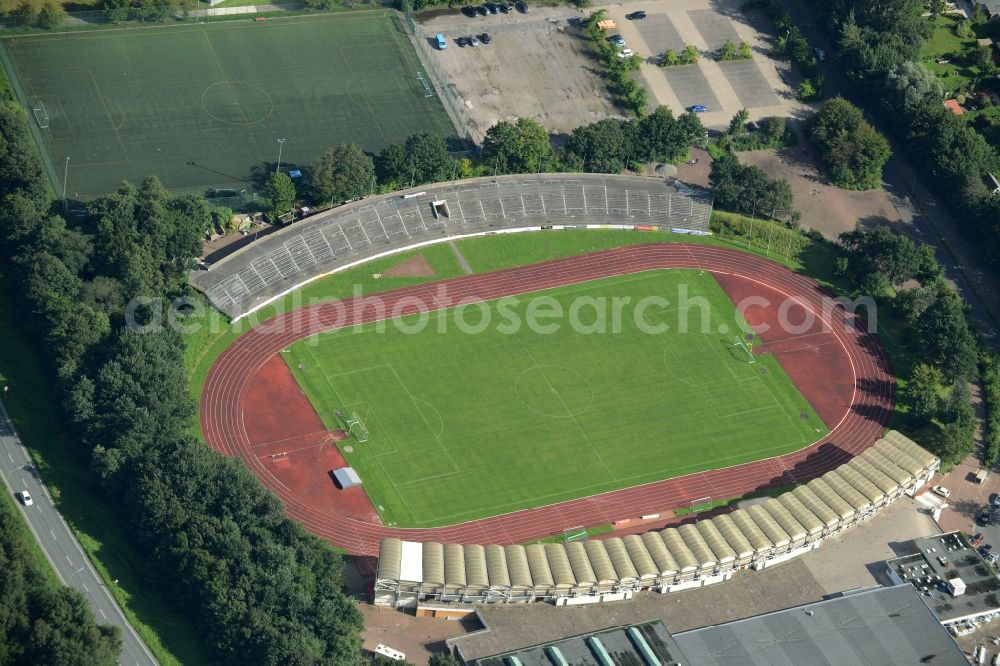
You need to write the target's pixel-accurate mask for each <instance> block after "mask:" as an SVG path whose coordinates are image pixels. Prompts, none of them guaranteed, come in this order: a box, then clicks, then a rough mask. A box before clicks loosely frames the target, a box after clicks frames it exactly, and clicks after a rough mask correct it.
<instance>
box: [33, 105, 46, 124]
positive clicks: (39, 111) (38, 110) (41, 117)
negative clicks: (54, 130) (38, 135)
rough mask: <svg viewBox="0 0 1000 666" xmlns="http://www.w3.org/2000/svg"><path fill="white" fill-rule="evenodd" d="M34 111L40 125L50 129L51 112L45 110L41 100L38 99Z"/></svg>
mask: <svg viewBox="0 0 1000 666" xmlns="http://www.w3.org/2000/svg"><path fill="white" fill-rule="evenodd" d="M32 111H33V112H34V114H35V120H36V121H37V122H38V126H39V127H41V128H42V129H48V128H49V113H48V111H46V110H45V105H44V104H42V101H41V100H38V102H37V103H36V104H35V107H34V108H33V109H32Z"/></svg>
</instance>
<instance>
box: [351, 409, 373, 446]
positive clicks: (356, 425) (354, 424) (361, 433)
mask: <svg viewBox="0 0 1000 666" xmlns="http://www.w3.org/2000/svg"><path fill="white" fill-rule="evenodd" d="M347 431H348V432H349V433H351V436H353V437H354V439H355V440H356V441H357V442H358V443H360V444H363V443H365V442H367V441H368V427H367V426H366V425H365V423H364V421H362V420H361V417H360V416H358V413H357V412H351V415H350V416H349V417H348V418H347Z"/></svg>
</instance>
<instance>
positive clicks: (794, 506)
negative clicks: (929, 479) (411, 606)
mask: <svg viewBox="0 0 1000 666" xmlns="http://www.w3.org/2000/svg"><path fill="white" fill-rule="evenodd" d="M896 439H897V441H901V440H899V438H896ZM884 441H885V440H880V442H879V444H877V445H876V447H878V449H879V451H878V456H873V459H874V460H876V461H878V463H879V464H880V465H881V466H883V467H888V466H894V469H895V470H898V472H902V471H903V470H906V472H905V473H906V474H908V475H909V476H908V477H907V478H904V479H898V477H899V476H900V474H899V473H898V472H894V475H895V477H894V478H891V477H889V476H888V475H884V474H882V473H881V472H879V473H877V474H876V473H875V472H874V471H873V470H872V469H869V467H872V468H874V463H869V462H868V461H867V460H865V464H864V465H856V464H852V463H847V464H845V465H842V466H841V467H839V468H838V469H837V470H836V471H835V472H830V473H828V474H826V475H825V476H824V477H823V479H822V480H821V479H815V480H813V481H811V482H809V483H808V484H807V485H806V486H801V487H798V488H796V489H795V490H793V491H790V492H787V493H784V494H782V495H780V496H779V497H778V498H776V499H769V500H767V501H766V502H764V503H762V504H757V505H755V506H752V507H750V508H749V509H746V510H743V509H739V510H736V511H733V512H732V513H730V514H724V515H720V516H716V517H714V518H710V519H705V520H701V521H698V522H696V523H694V524H688V525H682V526H681V527H679V528H673V527H669V528H667V529H664V530H661V531H659V532H657V531H651V532H646V533H645V534H642V535H637V534H630V535H628V536H625V537H622V538H618V537H611V538H609V539H607V540H604V541H589V542H570V543H550V544H532V545H529V546H517V545H511V546H496V545H489V546H485V547H483V546H478V545H469V546H464V547H463V546H460V545H457V544H446V545H443V546H442V544H439V543H433V542H431V543H424V544H417V543H412V542H405V541H400V540H399V539H383V540H382V546H381V554H380V557H379V566H378V579H379V581H384V582H385V583H387V584H389V585H390V586H391V585H392V584H393V583H396V584H400V585H402V584H403V583H404V582H405V584H407V585H416V586H419V587H420V589H421V590H423V591H435V590H436V591H439V592H441V593H443V594H448V593H454V592H455V591H456V590H459V589H461V590H462V591H464V592H465V593H468V594H472V595H475V594H480V593H482V592H484V591H485V590H487V589H503V590H509V591H511V592H512V593H514V592H517V591H520V592H522V593H528V592H530V593H532V594H536V595H545V594H552V593H558V592H560V591H562V592H565V591H570V590H580V589H594V588H595V587H603V588H606V587H607V586H608V585H613V584H614V585H620V584H623V585H626V586H627V585H630V584H634V583H637V582H642V581H645V584H648V583H649V582H650V581H653V580H662V579H669V578H672V577H674V576H683V575H685V574H691V575H693V572H696V571H699V570H701V571H707V570H712V569H713V568H714V567H716V566H717V565H718V564H720V563H731V562H733V560H741V561H743V562H746V561H748V560H749V559H750V558H753V557H756V556H760V555H761V554H764V555H769V554H771V553H774V552H777V553H781V552H783V549H787V548H789V547H791V546H794V545H796V544H797V543H798V544H801V542H802V541H804V540H805V539H806V537H807V535H814V534H817V532H820V531H822V530H824V529H827V528H834V527H836V526H837V525H838V524H840V522H846V521H847V520H849V519H851V518H853V516H854V515H855V508H852V506H851V504H849V503H853V504H854V506H855V507H857V508H858V510H861V509H867V508H870V507H871V506H872V505H873V504H872V500H871V499H869V498H868V496H866V495H865V493H869V494H871V495H874V496H879V497H885V493H884V491H883V490H881V489H879V488H878V487H877V486H876V485H875V484H874V483H872V481H871V480H869V478H868V477H867V476H866V475H865V474H863V473H862V472H860V471H858V468H859V467H860V469H862V470H864V471H867V472H868V474H869V475H872V476H875V477H876V478H878V479H879V480H880V482H881V483H883V485H885V484H888V483H891V484H893V485H894V486H895V487H896V488H897V489H899V490H901V489H902V488H904V487H907V486H909V485H912V484H913V483H914V482H915V480H916V478H917V477H918V476H920V473H921V472H923V471H927V470H929V469H933V467H934V466H935V465H936V464H937V459H936V458H935V457H934V456H932V455H931V454H929V453H927V452H926V451H924V450H923V449H921V448H920V447H918V446H917V445H916V444H913V443H912V442H909V440H906V442H909V445H906V446H905V448H906V452H905V453H904V452H903V447H901V446H898V445H887V446H886V445H882V443H883V442H884ZM917 460H923V461H928V465H929V467H928V468H926V469H924V468H920V469H918V470H917V472H918V474H912V473H911V472H909V471H908V470H909V469H910V468H912V467H913V464H914V463H915V461H917ZM880 475H881V476H880ZM897 479H898V480H897Z"/></svg>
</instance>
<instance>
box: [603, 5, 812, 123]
mask: <svg viewBox="0 0 1000 666" xmlns="http://www.w3.org/2000/svg"><path fill="white" fill-rule="evenodd" d="M742 4H743V3H742V0H672V1H671V2H670V3H669V4H666V3H645V2H642V1H639V0H634V1H630V2H625V3H624V4H615V5H603V6H599V7H597V9H606V10H607V12H608V15H609V16H610V17H611V18H613V19H615V21H616V22H617V23H618V28H617V32H619V33H620V34H621V35H622V37H624V38H625V41H626V43H627V45H628V46H629V48H631V49H632V50H634V51H635V52H636V53H637V54H638V55H640V56H642V57H643V59H644V63H643V65H642V68H641V69H640V73H641V75H642V78H643V79H644V80H645V82H646V86H647V87H648V88H649V91H650V96H651V98H652V99H653V100H654V101H655V103H657V104H664V105H666V106H669V107H670V108H671V109H673V110H674V111H675V112H676V111H679V110H681V109H687V108H690V107H692V106H694V105H702V106H705V107H707V108H708V111H707V112H705V113H703V114H702V122H704V123H705V125H706V126H708V127H714V128H720V127H723V126H725V125H726V124H728V123H729V119H730V118H731V117H732V116H733V114H735V113H736V112H737V111H739V110H740V109H741V108H746V109H748V110H749V111H750V117H751V119H758V118H763V117H765V116H792V117H802V116H803V115H804V114H805V113H807V112H809V108H808V107H807V106H806V105H803V104H801V103H800V102H798V101H796V100H795V97H794V94H793V91H792V87H791V86H793V85H795V83H796V82H797V74H796V73H794V72H791V71H790V66H789V64H788V63H784V62H776V61H773V60H771V59H770V58H768V57H767V55H766V53H767V50H768V49H769V48H770V47H769V43H768V41H767V36H766V35H765V34H764V33H762V32H761V28H762V25H760V20H761V19H760V17H759V16H757V15H755V14H750V15H749V16H748V15H745V14H743V13H742V12H741V11H740V5H742ZM637 9H644V10H646V12H647V18H645V19H643V20H639V21H629V20H627V19H625V16H626V14H629V13H631V12H633V11H636V10H637ZM727 39H728V40H730V41H732V42H733V43H735V44H739V43H740V42H743V41H746V42H747V43H749V44H750V47H751V49H752V50H753V58H752V59H751V60H738V61H733V62H716V61H715V60H713V59H712V58H713V55H714V53H715V52H716V51H718V50H719V48H721V47H722V45H723V43H725V41H726V40H727ZM688 45H693V46H695V47H696V48H697V49H698V51H699V53H700V59H699V61H698V63H697V64H694V65H680V66H674V67H659V66H658V64H657V63H658V62H659V60H660V56H661V55H662V54H663V53H664V52H665V51H666V50H667V49H672V50H674V51H676V52H678V53H679V52H680V51H681V50H683V49H684V47H685V46H688ZM786 81H787V83H786Z"/></svg>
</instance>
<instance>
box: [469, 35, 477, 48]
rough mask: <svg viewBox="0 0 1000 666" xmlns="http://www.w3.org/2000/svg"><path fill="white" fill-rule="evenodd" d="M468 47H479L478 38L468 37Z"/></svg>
mask: <svg viewBox="0 0 1000 666" xmlns="http://www.w3.org/2000/svg"><path fill="white" fill-rule="evenodd" d="M469 46H479V38H478V37H476V36H475V35H472V36H471V37H469Z"/></svg>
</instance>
